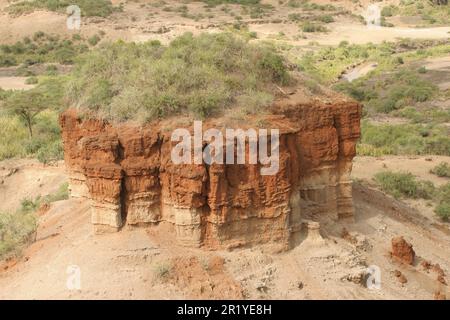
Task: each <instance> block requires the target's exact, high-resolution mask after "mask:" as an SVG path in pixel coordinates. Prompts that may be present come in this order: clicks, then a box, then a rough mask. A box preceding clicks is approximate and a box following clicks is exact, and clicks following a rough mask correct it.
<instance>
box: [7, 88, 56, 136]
mask: <svg viewBox="0 0 450 320" xmlns="http://www.w3.org/2000/svg"><path fill="white" fill-rule="evenodd" d="M47 107H48V103H47V99H46V96H45V95H44V94H43V93H42V92H40V91H35V90H29V91H17V92H14V93H13V94H11V95H10V96H9V97H8V98H7V99H6V101H5V102H4V108H5V109H6V110H7V111H8V112H9V113H11V114H15V115H17V116H19V117H20V118H21V119H22V120H23V121H24V122H25V124H26V126H27V127H28V133H29V135H30V138H32V137H33V123H34V118H35V117H36V116H37V115H38V114H39V113H40V112H42V111H43V110H45V109H46V108H47Z"/></svg>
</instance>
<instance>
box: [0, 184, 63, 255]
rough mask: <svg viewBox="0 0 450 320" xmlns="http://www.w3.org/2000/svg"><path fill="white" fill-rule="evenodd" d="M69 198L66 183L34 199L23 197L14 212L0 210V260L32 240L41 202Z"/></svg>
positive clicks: (17, 251) (19, 250)
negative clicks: (18, 207)
mask: <svg viewBox="0 0 450 320" xmlns="http://www.w3.org/2000/svg"><path fill="white" fill-rule="evenodd" d="M68 198H69V191H68V184H67V183H64V184H62V185H61V186H60V187H59V189H58V191H56V192H55V193H53V194H49V195H47V196H45V197H37V198H36V199H34V200H30V199H23V200H22V203H21V207H20V209H19V210H17V211H16V212H13V213H10V212H0V260H2V259H4V258H7V257H9V256H14V255H18V254H20V252H21V250H22V248H23V247H25V246H26V245H27V244H29V243H30V242H32V241H33V234H34V233H35V232H36V228H37V217H36V214H35V212H36V210H38V209H39V208H40V207H41V205H42V204H50V203H52V202H55V201H60V200H65V199H68Z"/></svg>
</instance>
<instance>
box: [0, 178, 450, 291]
mask: <svg viewBox="0 0 450 320" xmlns="http://www.w3.org/2000/svg"><path fill="white" fill-rule="evenodd" d="M354 205H355V210H356V213H355V217H356V218H355V223H352V222H334V221H332V220H330V218H329V217H323V221H322V225H321V231H320V232H321V234H322V236H323V238H324V239H323V240H320V239H311V238H310V237H308V238H306V240H304V241H303V242H302V243H301V244H300V245H299V246H298V247H296V248H294V249H293V250H291V251H288V252H285V253H280V254H272V253H268V252H266V251H265V248H264V247H262V246H256V247H253V248H249V249H239V250H234V251H203V250H200V249H188V248H185V247H180V246H178V245H177V244H176V242H175V240H174V239H173V237H169V235H170V232H168V231H169V230H168V229H169V228H172V226H170V225H165V226H162V227H160V228H158V229H145V228H137V229H130V228H128V229H126V230H122V231H121V232H119V233H115V234H107V235H101V236H99V235H94V234H93V231H92V226H91V224H90V217H89V212H88V203H87V202H82V201H79V200H67V201H61V202H57V203H54V204H53V205H52V207H51V209H50V211H48V212H47V213H46V214H45V215H44V216H42V217H41V223H40V227H39V230H38V234H37V241H36V242H35V243H34V244H33V245H31V246H30V247H29V248H28V249H27V250H26V251H25V253H24V255H23V257H22V259H20V260H18V261H17V262H16V264H14V263H9V265H8V266H9V267H8V268H7V269H6V270H5V269H3V270H1V271H0V299H19V298H26V299H38V298H45V299H61V298H62V299H79V298H82V299H107V298H113V299H136V298H140V299H157V298H158V299H168V298H171V299H182V298H206V299H210V298H217V297H218V291H217V290H218V289H217V290H215V289H214V288H216V287H218V288H220V292H226V293H227V297H229V298H242V297H243V298H251V299H266V298H275V299H281V298H283V299H404V298H411V299H432V298H433V295H434V293H435V291H437V290H439V291H441V292H444V293H445V292H447V291H448V287H447V286H444V285H443V284H441V283H439V282H438V281H437V280H436V279H437V274H436V273H435V272H434V271H432V270H430V271H425V270H423V268H422V266H421V262H422V261H423V260H427V261H430V262H431V263H433V264H436V263H438V264H439V265H440V267H441V268H442V269H443V270H444V273H445V274H447V273H448V272H449V270H450V257H449V255H448V247H449V245H450V230H449V228H448V225H444V224H440V223H436V222H435V221H433V220H431V219H429V218H428V217H426V216H424V215H422V214H421V213H420V212H418V211H417V210H415V209H413V208H411V207H409V206H407V205H406V204H404V203H401V202H398V201H395V200H393V199H391V198H389V197H386V196H385V195H384V194H382V193H381V192H379V191H377V190H373V189H369V188H367V187H364V186H362V185H359V184H356V185H355V186H354ZM344 227H346V229H347V230H348V231H349V233H350V234H351V237H350V238H348V237H346V239H343V238H342V237H341V234H342V229H343V228H344ZM165 228H167V230H166V229H165ZM399 235H402V236H404V237H405V239H406V240H407V241H409V242H410V243H412V244H413V248H414V250H415V251H416V255H417V258H416V261H415V264H414V265H413V266H403V265H400V264H398V263H397V262H394V261H393V260H392V259H391V258H390V256H389V251H390V243H391V238H392V237H395V236H399ZM349 239H350V240H352V239H353V240H354V241H353V240H352V241H349ZM371 264H375V265H377V266H379V267H380V269H381V283H382V286H381V290H369V289H367V288H365V287H364V286H363V285H361V284H358V283H357V282H358V281H359V280H360V276H361V274H362V272H363V271H364V270H365V269H366V266H367V265H371ZM72 265H76V266H78V267H79V268H80V271H81V290H74V291H73V290H68V288H67V286H66V282H67V280H68V278H69V277H70V274H68V273H67V272H68V268H69V267H70V266H72ZM396 270H398V271H400V272H401V273H402V274H403V275H404V276H405V277H406V279H407V283H405V284H401V283H400V282H399V280H398V278H397V277H396V276H395V272H396ZM69 272H70V270H69ZM448 294H449V293H448V292H447V297H448V296H449V295H448Z"/></svg>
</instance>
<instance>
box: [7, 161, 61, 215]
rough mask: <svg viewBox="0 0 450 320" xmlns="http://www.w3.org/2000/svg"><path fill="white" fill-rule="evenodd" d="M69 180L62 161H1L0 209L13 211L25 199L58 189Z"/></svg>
mask: <svg viewBox="0 0 450 320" xmlns="http://www.w3.org/2000/svg"><path fill="white" fill-rule="evenodd" d="M65 182H67V177H66V175H65V172H64V166H63V164H62V163H60V164H58V165H56V166H44V165H43V164H41V163H39V162H37V161H36V160H26V159H23V160H7V161H2V162H0V211H13V210H15V209H17V208H18V207H19V206H20V203H21V201H22V200H23V199H35V198H36V197H37V196H46V195H48V194H51V193H54V192H56V191H58V188H59V187H60V186H61V185H62V184H63V183H65Z"/></svg>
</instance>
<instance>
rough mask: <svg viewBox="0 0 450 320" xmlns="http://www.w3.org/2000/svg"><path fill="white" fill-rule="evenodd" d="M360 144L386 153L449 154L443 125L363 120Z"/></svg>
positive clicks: (449, 141)
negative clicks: (395, 123)
mask: <svg viewBox="0 0 450 320" xmlns="http://www.w3.org/2000/svg"><path fill="white" fill-rule="evenodd" d="M361 144H363V145H366V146H373V147H374V148H382V149H380V150H384V151H388V153H386V154H413V155H420V154H435V155H450V136H449V134H448V129H446V128H445V127H430V126H423V125H418V124H414V125H412V124H399V125H390V124H382V125H375V124H371V123H369V122H367V121H363V122H362V125H361Z"/></svg>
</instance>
